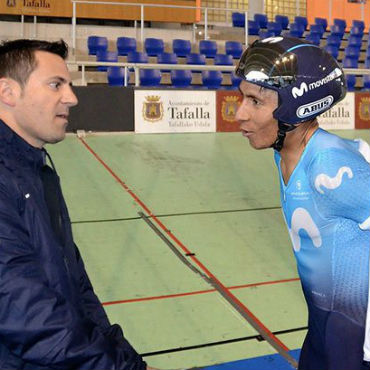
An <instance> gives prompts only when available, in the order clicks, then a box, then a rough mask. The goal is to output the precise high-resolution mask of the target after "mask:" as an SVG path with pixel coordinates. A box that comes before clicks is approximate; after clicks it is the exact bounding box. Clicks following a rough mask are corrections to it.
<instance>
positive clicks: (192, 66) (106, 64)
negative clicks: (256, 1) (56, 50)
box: [67, 61, 235, 86]
mask: <svg viewBox="0 0 370 370" xmlns="http://www.w3.org/2000/svg"><path fill="white" fill-rule="evenodd" d="M67 64H68V65H70V66H78V67H81V85H82V86H86V85H87V83H86V75H85V73H86V67H100V66H101V67H123V68H124V86H127V82H128V78H127V76H128V73H129V71H128V70H129V69H133V70H134V75H135V86H140V69H162V70H163V69H164V70H169V69H191V70H197V71H221V72H233V71H235V66H219V65H217V66H215V65H199V64H157V63H155V64H154V63H124V62H122V63H120V62H118V63H117V62H93V61H68V62H67ZM102 73H104V72H102Z"/></svg>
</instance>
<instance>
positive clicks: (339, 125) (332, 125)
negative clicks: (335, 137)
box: [318, 92, 355, 130]
mask: <svg viewBox="0 0 370 370" xmlns="http://www.w3.org/2000/svg"><path fill="white" fill-rule="evenodd" d="M318 121H319V125H320V127H321V128H323V129H325V130H335V129H340V130H342V129H348V130H353V129H354V128H355V94H354V93H353V92H349V93H347V95H346V97H345V98H344V99H343V100H342V101H340V102H339V103H338V104H336V105H334V107H333V108H331V109H329V110H328V111H326V112H325V113H323V114H321V115H320V116H319V117H318Z"/></svg>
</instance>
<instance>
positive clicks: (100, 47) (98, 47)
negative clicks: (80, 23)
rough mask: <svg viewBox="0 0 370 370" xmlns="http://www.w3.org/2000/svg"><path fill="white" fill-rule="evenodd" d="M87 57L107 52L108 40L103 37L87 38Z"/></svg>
mask: <svg viewBox="0 0 370 370" xmlns="http://www.w3.org/2000/svg"><path fill="white" fill-rule="evenodd" d="M87 47H88V49H89V55H96V53H97V52H98V51H107V50H108V39H107V38H106V37H103V36H89V37H88V38H87Z"/></svg>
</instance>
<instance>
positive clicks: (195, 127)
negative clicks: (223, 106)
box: [135, 89, 216, 133]
mask: <svg viewBox="0 0 370 370" xmlns="http://www.w3.org/2000/svg"><path fill="white" fill-rule="evenodd" d="M215 131H216V92H215V91H194V90H192V91H184V90H171V89H166V90H135V132H138V133H168V132H215Z"/></svg>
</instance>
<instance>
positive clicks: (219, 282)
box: [79, 137, 289, 352]
mask: <svg viewBox="0 0 370 370" xmlns="http://www.w3.org/2000/svg"><path fill="white" fill-rule="evenodd" d="M79 140H80V141H81V142H82V144H83V145H84V146H85V147H86V149H87V150H88V151H89V152H90V153H91V154H92V155H93V156H94V157H95V158H96V159H97V160H98V161H99V162H100V163H101V164H102V165H103V166H104V168H105V169H106V170H107V171H108V172H109V173H110V174H111V175H112V176H113V177H114V179H115V180H116V181H117V182H118V183H119V184H120V185H121V186H122V187H123V188H124V189H125V190H126V191H127V192H128V193H129V194H130V195H131V196H132V197H133V199H134V200H135V201H136V203H138V204H139V205H140V207H142V208H143V210H145V212H146V213H147V214H148V216H150V217H151V218H152V220H153V221H154V222H155V223H156V224H157V225H158V226H159V227H160V228H161V229H162V230H163V231H164V232H165V233H166V234H167V236H168V237H169V238H170V239H172V240H173V241H174V242H175V243H176V244H177V245H178V246H179V247H180V248H181V249H182V250H183V252H185V254H187V255H189V258H191V259H192V261H193V262H194V264H196V265H197V266H198V267H199V268H200V269H201V270H202V271H203V272H204V273H205V274H206V275H207V276H208V278H210V279H212V280H213V281H214V282H215V283H216V284H217V285H218V286H219V287H220V288H221V289H222V291H223V294H224V295H225V296H227V297H228V298H229V299H231V300H232V301H233V302H234V303H235V304H236V305H237V306H238V307H239V308H240V309H241V310H242V311H243V312H244V313H245V314H246V315H247V316H248V317H249V318H250V319H251V320H253V322H254V323H255V324H256V325H257V326H258V327H259V328H260V329H262V330H263V331H264V332H265V333H266V335H267V336H268V337H269V338H270V339H271V340H272V341H273V342H275V344H276V345H277V346H279V347H280V348H282V349H283V350H284V351H287V352H288V351H289V348H288V347H287V346H286V345H285V344H284V343H283V342H282V341H281V340H280V339H279V338H277V337H276V336H275V335H274V334H273V333H272V332H271V331H270V330H269V329H268V328H267V327H266V326H265V325H264V324H263V323H262V322H261V321H260V320H259V319H258V318H257V316H255V315H254V314H253V313H252V312H251V311H250V310H249V309H248V307H247V306H245V305H244V304H243V303H242V302H241V301H240V300H239V299H238V298H237V297H236V296H235V295H233V294H232V293H231V292H230V290H229V289H228V288H226V287H225V286H224V285H223V284H222V283H221V281H220V280H218V279H217V278H216V276H215V275H213V274H212V273H211V271H209V270H208V269H207V267H206V266H204V265H203V263H202V262H200V261H199V260H198V259H197V258H196V257H195V256H194V255H192V254H191V253H192V252H191V251H190V250H189V249H188V248H187V247H186V246H185V245H184V244H183V243H182V242H181V241H180V240H179V239H178V238H177V237H176V236H175V235H174V234H173V233H172V232H171V231H170V230H168V229H167V227H166V226H165V225H164V224H163V223H162V222H161V221H160V220H159V219H158V218H157V217H156V216H155V215H154V214H153V213H152V212H151V210H150V209H149V208H148V207H147V206H146V205H145V204H144V203H143V202H142V201H141V200H140V198H139V197H138V196H137V195H136V194H135V193H134V192H133V191H132V190H131V189H130V188H129V187H128V186H127V185H126V183H125V182H123V181H122V180H121V179H120V178H119V177H118V176H117V175H116V174H115V173H114V172H113V170H112V169H111V168H110V167H109V166H108V165H107V164H106V163H105V162H104V161H103V160H102V159H101V158H100V157H99V156H98V154H97V153H95V152H94V150H93V149H92V148H91V147H90V146H89V145H88V144H87V143H86V142H85V140H84V139H83V138H81V137H79Z"/></svg>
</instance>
